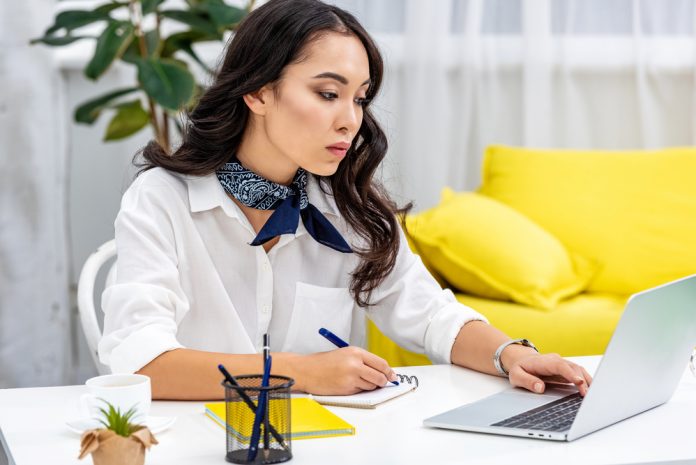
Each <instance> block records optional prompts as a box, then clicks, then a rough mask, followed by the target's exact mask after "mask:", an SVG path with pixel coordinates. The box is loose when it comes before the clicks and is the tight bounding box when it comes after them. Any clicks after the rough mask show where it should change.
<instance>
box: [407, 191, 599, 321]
mask: <svg viewBox="0 0 696 465" xmlns="http://www.w3.org/2000/svg"><path fill="white" fill-rule="evenodd" d="M443 197H444V199H443V201H442V203H441V204H440V205H438V206H437V207H435V208H433V209H430V210H428V211H425V212H423V213H421V214H419V215H414V216H409V217H408V218H407V221H406V229H407V232H408V234H409V235H410V236H411V239H412V240H413V242H414V244H415V247H416V249H417V251H418V252H419V254H420V255H421V257H422V258H423V260H424V261H427V262H428V263H429V264H430V266H431V267H432V268H434V269H435V270H436V271H437V272H438V273H439V274H440V275H441V276H442V277H443V278H444V279H445V280H446V281H447V282H448V283H450V284H451V285H452V286H453V287H455V288H456V289H459V290H462V291H464V292H467V293H469V294H474V295H479V296H482V297H488V298H491V299H498V300H513V301H516V302H520V303H524V304H527V305H530V306H533V307H538V308H542V309H552V308H553V307H555V306H556V305H557V304H558V302H559V301H560V300H561V299H564V298H567V297H569V296H572V295H575V294H577V293H578V292H580V291H582V290H583V289H584V288H585V287H586V285H587V283H588V281H589V279H590V278H591V277H592V275H593V273H594V267H593V266H592V265H591V263H590V262H589V261H587V260H585V259H583V258H582V257H580V256H577V255H574V254H569V253H568V251H566V249H565V248H564V247H563V245H562V244H561V243H560V242H559V241H558V240H557V239H555V238H554V237H553V236H551V235H550V234H549V233H547V232H546V231H544V230H543V229H541V228H540V227H539V226H537V225H535V224H534V223H533V222H531V221H530V220H529V219H527V218H525V217H524V216H523V215H522V214H520V213H518V212H516V211H515V210H513V209H511V208H510V207H507V206H506V205H504V204H502V203H500V202H497V201H495V200H493V199H489V198H486V197H484V196H482V195H479V194H475V193H461V194H454V193H452V192H451V191H449V190H445V192H444V195H443Z"/></svg>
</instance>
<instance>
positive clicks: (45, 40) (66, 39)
mask: <svg viewBox="0 0 696 465" xmlns="http://www.w3.org/2000/svg"><path fill="white" fill-rule="evenodd" d="M80 39H94V37H92V36H70V35H67V36H44V37H39V38H38V39H32V40H31V42H29V43H31V44H45V45H50V46H52V47H60V46H62V45H68V44H72V43H73V42H75V41H76V40H80Z"/></svg>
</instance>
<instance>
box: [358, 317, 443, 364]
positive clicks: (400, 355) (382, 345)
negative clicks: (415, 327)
mask: <svg viewBox="0 0 696 465" xmlns="http://www.w3.org/2000/svg"><path fill="white" fill-rule="evenodd" d="M367 350H369V351H370V352H372V353H373V354H376V355H378V356H380V357H382V358H383V359H385V360H386V361H387V362H388V363H389V366H392V367H406V366H413V365H431V364H432V362H431V361H430V359H429V358H428V357H426V356H425V355H423V354H418V353H416V352H411V351H410V350H406V349H402V348H401V347H399V346H398V345H397V344H396V343H395V342H394V341H392V340H391V339H389V338H388V337H387V336H385V335H384V334H383V333H382V331H380V330H379V329H378V328H377V326H375V324H374V323H373V322H372V321H370V320H367Z"/></svg>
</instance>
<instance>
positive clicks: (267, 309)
mask: <svg viewBox="0 0 696 465" xmlns="http://www.w3.org/2000/svg"><path fill="white" fill-rule="evenodd" d="M270 309H271V307H269V306H268V305H264V306H263V308H261V310H262V311H263V313H268V311H269V310H270Z"/></svg>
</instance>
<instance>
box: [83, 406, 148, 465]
mask: <svg viewBox="0 0 696 465" xmlns="http://www.w3.org/2000/svg"><path fill="white" fill-rule="evenodd" d="M104 402H105V403H106V407H107V408H100V409H99V410H100V411H101V413H102V415H103V418H102V419H100V420H99V422H100V423H101V424H102V425H104V428H98V429H93V430H89V431H85V432H84V433H82V440H81V443H80V456H79V457H78V458H80V459H83V458H85V457H86V456H87V454H92V461H93V462H94V465H143V463H145V451H146V450H147V449H149V448H150V446H152V445H153V444H157V439H155V436H153V434H152V433H151V432H150V430H149V429H148V428H147V426H143V425H138V424H134V423H131V421H130V420H131V418H132V417H133V415H134V414H135V409H130V410H128V411H127V412H125V413H122V412H121V410H120V409H118V408H114V406H113V405H111V404H110V403H108V402H106V401H104Z"/></svg>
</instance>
